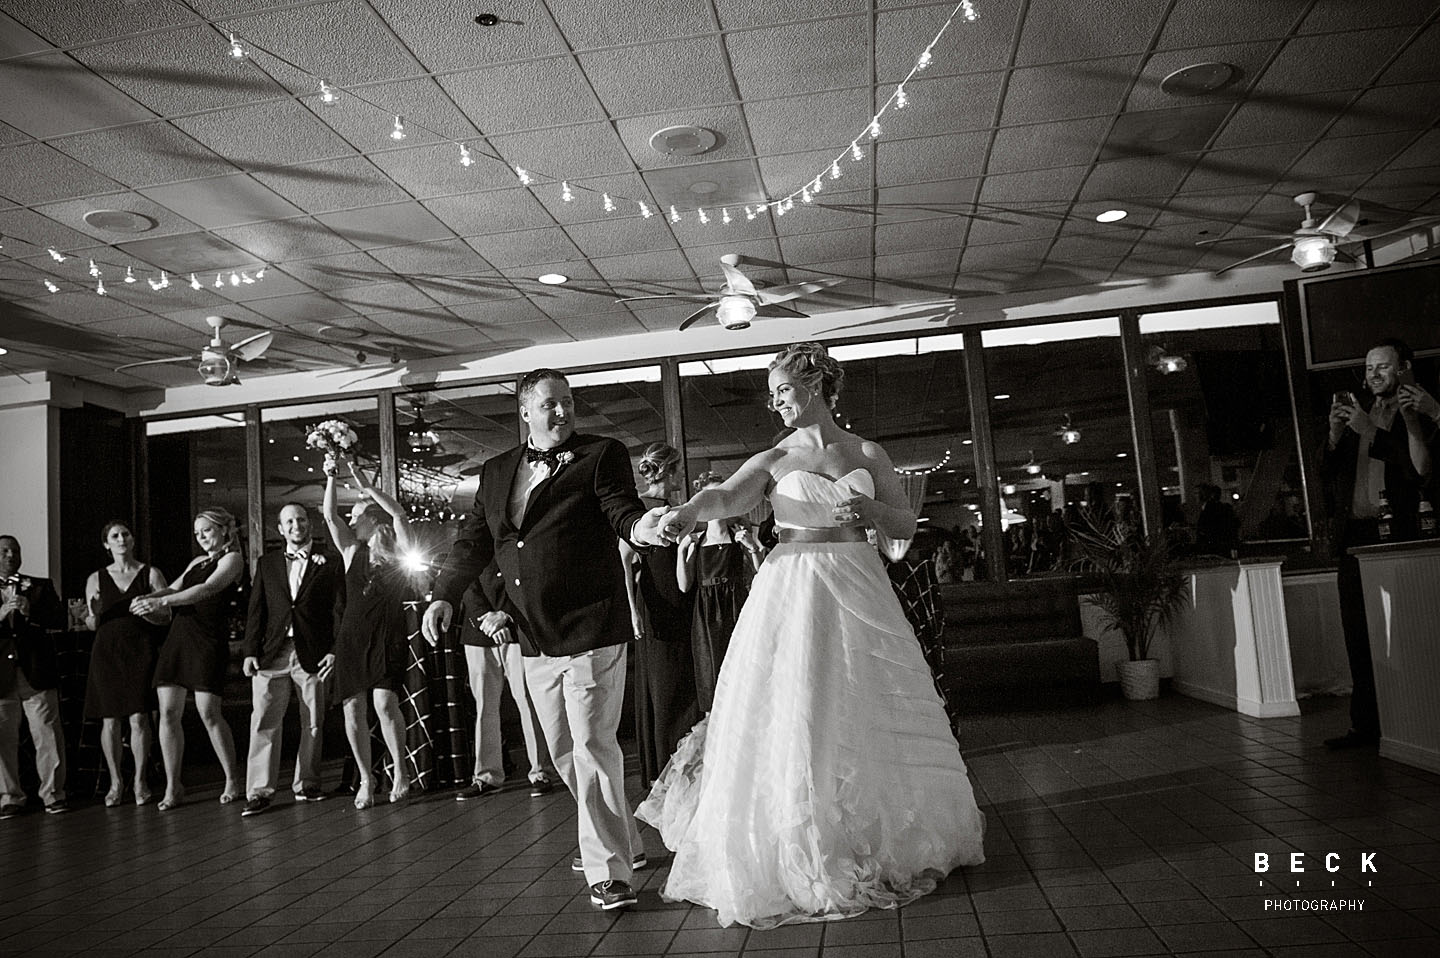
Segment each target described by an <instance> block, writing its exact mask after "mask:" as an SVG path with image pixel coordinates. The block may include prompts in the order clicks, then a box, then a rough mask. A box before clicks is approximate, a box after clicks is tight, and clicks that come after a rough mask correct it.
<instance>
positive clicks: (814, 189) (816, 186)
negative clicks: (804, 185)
mask: <svg viewBox="0 0 1440 958" xmlns="http://www.w3.org/2000/svg"><path fill="white" fill-rule="evenodd" d="M824 188H825V184H824V183H822V182H821V181H820V177H818V176H817V177H815V181H814V182H813V183H811V184H810V192H811V193H819V192H820V191H821V190H823V189H824Z"/></svg>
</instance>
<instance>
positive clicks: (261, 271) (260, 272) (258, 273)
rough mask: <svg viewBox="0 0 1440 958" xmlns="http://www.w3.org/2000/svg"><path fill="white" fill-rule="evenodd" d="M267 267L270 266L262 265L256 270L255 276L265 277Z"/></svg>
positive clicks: (258, 277) (257, 277)
mask: <svg viewBox="0 0 1440 958" xmlns="http://www.w3.org/2000/svg"><path fill="white" fill-rule="evenodd" d="M267 268H268V267H265V266H262V267H260V268H259V269H257V270H256V271H255V278H256V279H264V278H265V270H266V269H267Z"/></svg>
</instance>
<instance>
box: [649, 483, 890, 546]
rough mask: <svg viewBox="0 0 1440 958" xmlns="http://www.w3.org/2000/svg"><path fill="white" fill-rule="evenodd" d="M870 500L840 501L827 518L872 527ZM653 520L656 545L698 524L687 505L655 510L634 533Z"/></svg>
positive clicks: (679, 536)
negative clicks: (656, 538)
mask: <svg viewBox="0 0 1440 958" xmlns="http://www.w3.org/2000/svg"><path fill="white" fill-rule="evenodd" d="M877 505H878V503H876V502H875V500H874V499H872V498H870V497H869V496H865V495H855V496H850V497H849V498H848V499H841V500H840V501H839V502H837V503H835V504H833V505H832V506H831V507H830V518H831V519H832V520H833V521H834V523H835V525H837V526H840V527H843V528H855V527H860V528H864V527H867V526H874V525H875V523H876V520H877V518H878V517H877V515H876V506H877ZM652 520H653V528H654V530H655V533H656V535H658V536H659V539H660V541H659V542H656V543H654V544H656V545H672V544H674V543H676V542H679V541H680V540H681V539H683V538H685V537H686V536H687V535H690V534H691V532H693V531H694V529H695V527H696V526H697V525H698V524H699V523H698V520H697V519H696V518H695V509H694V508H693V507H692V506H691V504H690V503H686V504H685V505H683V506H656V507H655V508H654V509H651V510H650V511H649V512H647V513H646V514H645V518H644V519H642V520H640V524H639V525H637V527H636V531H637V532H640V531H642V528H641V526H643V525H644V524H645V523H647V522H651V521H652Z"/></svg>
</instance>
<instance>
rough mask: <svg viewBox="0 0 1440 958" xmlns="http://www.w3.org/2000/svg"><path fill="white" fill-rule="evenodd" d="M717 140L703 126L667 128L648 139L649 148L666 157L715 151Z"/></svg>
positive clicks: (697, 154)
mask: <svg viewBox="0 0 1440 958" xmlns="http://www.w3.org/2000/svg"><path fill="white" fill-rule="evenodd" d="M718 142H719V138H718V137H717V136H716V135H715V131H713V130H707V129H705V128H704V127H703V126H667V127H666V128H665V129H663V130H659V131H657V132H656V133H655V134H653V135H652V136H651V137H650V146H651V148H652V149H654V150H655V152H657V153H664V154H665V155H666V156H699V155H700V154H702V153H709V152H710V151H711V150H713V149H715V145H716V144H717V143H718Z"/></svg>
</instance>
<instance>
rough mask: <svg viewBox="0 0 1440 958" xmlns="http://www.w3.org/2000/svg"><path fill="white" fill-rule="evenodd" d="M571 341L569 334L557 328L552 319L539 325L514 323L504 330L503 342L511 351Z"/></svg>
mask: <svg viewBox="0 0 1440 958" xmlns="http://www.w3.org/2000/svg"><path fill="white" fill-rule="evenodd" d="M571 341H572V340H571V338H570V334H569V333H567V332H565V330H563V329H561V328H560V327H559V326H557V325H556V324H555V321H554V320H552V319H547V320H545V321H544V322H540V323H516V324H515V325H514V326H507V327H506V328H505V337H504V342H505V343H507V344H510V348H511V349H524V348H525V347H526V346H539V345H542V344H546V343H568V342H571Z"/></svg>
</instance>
